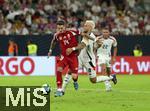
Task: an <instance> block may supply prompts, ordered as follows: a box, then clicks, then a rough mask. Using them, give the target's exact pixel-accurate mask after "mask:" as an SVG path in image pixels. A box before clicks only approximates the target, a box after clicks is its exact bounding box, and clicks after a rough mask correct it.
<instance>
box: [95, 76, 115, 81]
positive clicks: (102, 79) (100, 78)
mask: <svg viewBox="0 0 150 111" xmlns="http://www.w3.org/2000/svg"><path fill="white" fill-rule="evenodd" d="M112 78H113V77H112V76H110V77H108V76H97V77H96V82H104V81H109V80H112Z"/></svg>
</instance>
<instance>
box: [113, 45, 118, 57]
mask: <svg viewBox="0 0 150 111" xmlns="http://www.w3.org/2000/svg"><path fill="white" fill-rule="evenodd" d="M117 51H118V48H117V47H114V53H113V58H114V59H115V58H116V56H117Z"/></svg>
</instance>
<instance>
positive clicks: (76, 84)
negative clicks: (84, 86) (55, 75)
mask: <svg viewBox="0 0 150 111" xmlns="http://www.w3.org/2000/svg"><path fill="white" fill-rule="evenodd" d="M72 79H73V81H74V83H73V85H74V88H75V90H78V88H79V85H78V82H77V81H78V74H77V73H72Z"/></svg>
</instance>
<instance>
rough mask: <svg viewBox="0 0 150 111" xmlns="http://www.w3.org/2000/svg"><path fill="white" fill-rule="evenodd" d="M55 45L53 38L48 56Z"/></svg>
mask: <svg viewBox="0 0 150 111" xmlns="http://www.w3.org/2000/svg"><path fill="white" fill-rule="evenodd" d="M55 45H56V40H55V39H53V40H52V42H51V45H50V48H49V52H48V57H49V56H50V55H51V54H52V50H53V49H54V47H55Z"/></svg>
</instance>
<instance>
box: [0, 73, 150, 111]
mask: <svg viewBox="0 0 150 111" xmlns="http://www.w3.org/2000/svg"><path fill="white" fill-rule="evenodd" d="M117 77H118V84H117V85H113V84H112V86H113V91H112V92H105V89H104V84H103V83H99V84H92V83H90V82H89V79H88V76H79V85H80V87H79V90H78V91H75V90H74V88H73V84H72V82H71V83H70V84H69V86H68V87H67V90H66V93H65V95H64V96H63V97H57V98H55V97H54V91H55V87H56V84H55V77H48V76H47V77H46V76H41V77H37V76H33V77H32V76H28V77H0V85H1V86H7V85H8V86H16V85H17V86H18V85H19V86H29V85H30V86H38V85H40V86H41V85H42V84H45V83H49V84H50V85H51V87H52V88H53V90H52V92H51V94H50V96H51V97H50V98H51V104H50V106H51V111H150V76H149V75H136V76H135V75H131V76H130V75H118V76H117Z"/></svg>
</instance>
